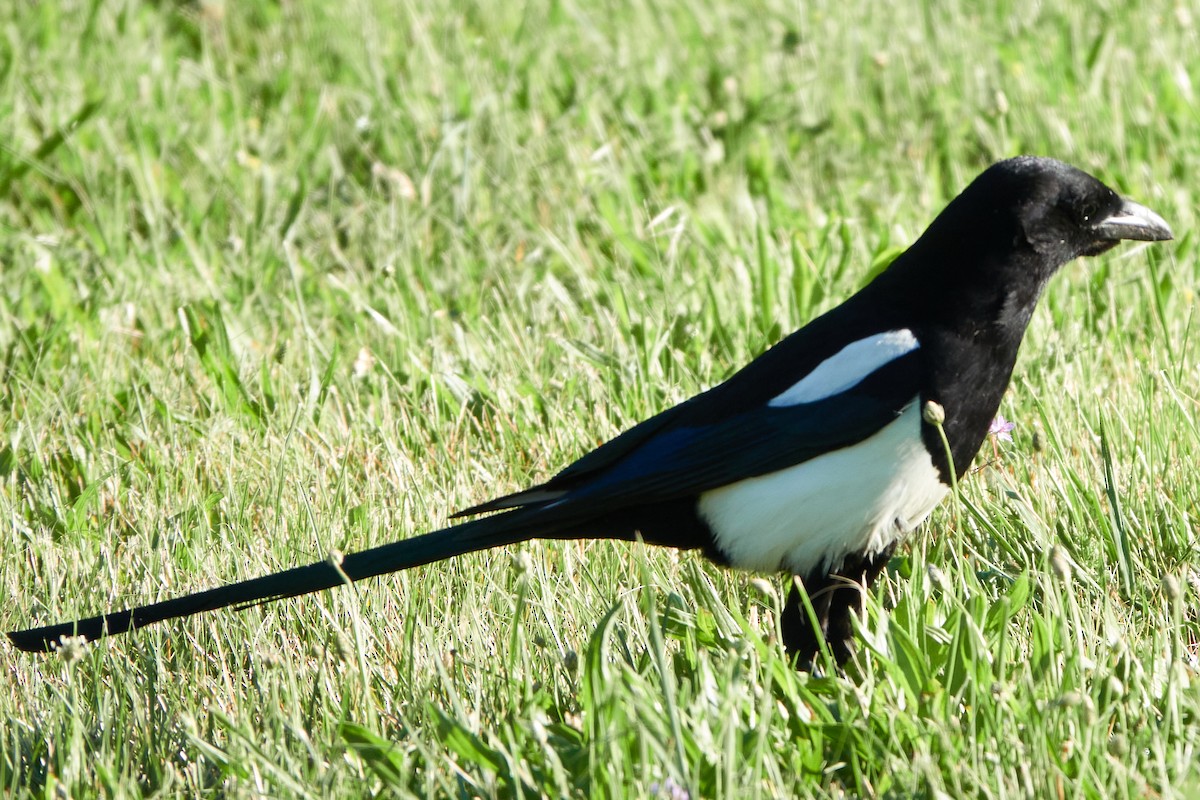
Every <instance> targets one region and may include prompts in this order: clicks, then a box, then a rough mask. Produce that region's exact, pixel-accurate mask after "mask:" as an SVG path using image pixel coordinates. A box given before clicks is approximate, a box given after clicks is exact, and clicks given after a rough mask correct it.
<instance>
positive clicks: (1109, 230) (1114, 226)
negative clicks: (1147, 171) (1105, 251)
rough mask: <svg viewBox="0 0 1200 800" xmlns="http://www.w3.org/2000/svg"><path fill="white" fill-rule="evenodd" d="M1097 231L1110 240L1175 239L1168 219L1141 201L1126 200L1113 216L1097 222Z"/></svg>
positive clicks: (1155, 240) (1149, 240)
mask: <svg viewBox="0 0 1200 800" xmlns="http://www.w3.org/2000/svg"><path fill="white" fill-rule="evenodd" d="M1095 230H1096V233H1098V234H1099V235H1100V237H1101V238H1103V239H1108V240H1110V241H1114V242H1115V241H1121V240H1123V239H1124V240H1132V241H1135V242H1164V241H1166V240H1167V239H1174V238H1175V234H1173V233H1171V226H1170V225H1168V224H1167V221H1166V220H1165V219H1163V218H1162V217H1160V216H1159V215H1158V214H1155V213H1154V212H1153V211H1151V210H1150V209H1148V208H1146V207H1145V206H1144V205H1142V204H1141V203H1135V202H1133V201H1132V200H1125V201H1123V202H1122V203H1121V208H1120V209H1119V210H1118V211H1117V212H1116V213H1115V214H1112V215H1111V216H1108V217H1106V218H1104V219H1102V220H1100V221H1099V222H1097V223H1096V228H1095Z"/></svg>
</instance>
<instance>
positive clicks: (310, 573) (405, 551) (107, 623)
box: [8, 510, 562, 653]
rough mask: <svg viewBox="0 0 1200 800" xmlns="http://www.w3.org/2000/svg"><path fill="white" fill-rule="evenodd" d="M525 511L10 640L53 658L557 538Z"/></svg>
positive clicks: (19, 633)
mask: <svg viewBox="0 0 1200 800" xmlns="http://www.w3.org/2000/svg"><path fill="white" fill-rule="evenodd" d="M534 516H536V515H534V514H530V513H528V512H526V511H524V510H517V511H510V512H508V513H506V514H499V515H496V516H493V517H486V518H484V519H477V520H472V521H471V522H466V523H463V524H461V525H455V526H453V527H449V528H443V529H441V530H437V531H433V532H431V533H427V534H424V535H423V536H416V537H413V538H411V539H403V540H401V541H399V542H393V543H391V544H386V545H382V546H381V547H375V548H372V549H370V550H363V551H361V552H358V553H351V554H349V555H347V556H345V557H344V558H343V559H342V561H341V563H339V564H336V565H335V563H334V562H333V561H332V560H326V561H319V562H317V563H315V564H309V565H308V566H304V567H295V568H293V569H288V570H284V571H283V572H277V573H275V574H273V575H264V576H263V577H260V578H252V579H250V580H245V581H240V582H238V583H231V584H229V585H227V586H221V587H218V588H216V589H209V590H207V591H203V592H196V593H195V594H189V595H185V596H183V597H176V598H173V599H171V600H164V601H162V602H160V603H151V604H150V605H146V606H141V607H138V608H132V609H126V610H124V611H113V612H110V613H107V614H100V615H97V616H94V617H88V618H87V619H81V620H77V621H75V622H64V623H59V624H57V625H47V626H45V627H41V628H30V629H28V630H23V631H12V632H10V633H9V634H8V638H9V639H10V640H11V641H12V643H13V644H14V645H16V646H17V647H18V648H19V649H21V650H24V651H26V652H31V653H36V652H51V651H53V650H55V649H57V648H58V646H59V644H60V642H61V641H62V638H63V637H64V636H82V637H84V638H85V639H87V640H88V641H91V640H93V639H99V638H101V637H103V636H114V635H116V634H118V633H124V632H125V631H128V630H131V629H134V628H144V627H146V626H147V625H151V624H153V623H155V622H162V621H163V620H168V619H175V618H178V617H188V616H191V615H193V614H199V613H200V612H202V611H213V610H215V609H218V608H226V607H228V606H243V607H244V606H251V605H259V604H261V603H266V602H269V601H271V600H282V599H283V598H286V597H296V596H298V595H302V594H309V593H311V592H318V591H321V590H322V589H330V588H332V587H334V586H339V585H341V584H343V583H346V582H347V581H360V580H363V579H364V578H371V577H375V576H377V575H383V574H385V573H388V572H396V571H398V570H404V569H410V568H412V567H419V566H421V565H423V564H430V563H432V562H434V561H441V560H442V559H445V558H451V557H453V556H457V555H462V554H464V553H470V552H474V551H476V550H486V549H488V548H492V547H500V546H502V545H506V544H512V543H514V542H520V541H524V540H526V539H531V538H535V537H546V536H554V534H555V532H556V531H557V529H558V528H560V527H562V526H561V525H556V524H554V523H549V524H545V523H542V524H539V523H538V522H537V521H535V520H534V519H531V517H534Z"/></svg>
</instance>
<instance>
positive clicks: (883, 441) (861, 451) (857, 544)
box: [698, 398, 949, 575]
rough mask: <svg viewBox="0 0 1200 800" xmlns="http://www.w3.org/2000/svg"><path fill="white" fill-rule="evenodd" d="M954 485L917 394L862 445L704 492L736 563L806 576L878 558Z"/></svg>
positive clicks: (703, 502) (721, 543)
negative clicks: (924, 425)
mask: <svg viewBox="0 0 1200 800" xmlns="http://www.w3.org/2000/svg"><path fill="white" fill-rule="evenodd" d="M948 488H949V487H947V486H946V485H945V484H944V483H942V481H941V479H940V478H939V477H938V471H937V469H936V468H935V467H934V465H933V461H932V459H930V457H929V451H928V450H926V449H925V445H924V444H923V443H922V441H921V409H920V403H919V402H918V399H917V398H913V401H912V402H911V403H910V404H909V405H908V406H907V407H906V408H905V409H904V412H903V413H901V415H900V416H899V417H897V418H896V419H895V420H893V421H892V422H890V423H888V424H887V425H886V426H884V427H883V428H881V429H880V430H879V431H878V432H876V433H875V434H874V435H873V436H871V437H869V438H867V439H864V440H863V441H861V442H859V443H858V444H855V445H851V446H850V447H843V448H842V449H840V450H835V451H833V452H831V453H826V454H824V455H821V456H817V457H816V458H814V459H811V460H809V461H805V462H804V463H802V464H797V465H796V466H794V467H788V468H787V469H782V470H779V471H778V472H772V473H770V474H768V475H761V476H758V477H756V478H747V479H746V480H742V481H738V482H737V483H733V484H730V485H728V486H723V487H721V488H720V489H714V490H712V491H709V492H705V493H704V494H702V495H700V502H699V504H698V510H699V512H700V515H701V516H702V517H703V518H704V520H705V521H706V522H707V523H708V526H709V528H710V529H711V530H712V532H713V537H714V539H715V541H716V544H717V547H718V548H719V549H720V550H721V552H722V553H723V554H724V555H725V557H726V558H728V559H729V563H730V564H731V565H733V566H735V567H739V568H741V569H751V570H759V571H761V572H776V571H779V570H785V569H786V570H789V571H791V572H792V573H795V574H799V575H808V574H811V573H812V572H814V571H816V570H824V569H836V568H838V567H839V566H841V562H842V560H843V559H844V558H845V557H846V556H847V555H849V554H851V553H864V554H866V555H873V554H875V553H878V552H880V551H882V550H883V548H884V547H886V546H887V545H889V544H891V543H892V542H893V541H895V540H897V539H899V538H900V537H902V536H903V535H904V534H906V533H908V532H909V531H911V530H912V529H913V528H915V527H916V526H917V525H919V524H921V522H922V521H923V520H924V519H925V518H926V517H927V516H929V513H930V512H931V511H933V508H934V506H936V505H937V504H938V502H939V501H940V500H941V499H942V498H943V497H944V496H945V494H946V492H947V490H948Z"/></svg>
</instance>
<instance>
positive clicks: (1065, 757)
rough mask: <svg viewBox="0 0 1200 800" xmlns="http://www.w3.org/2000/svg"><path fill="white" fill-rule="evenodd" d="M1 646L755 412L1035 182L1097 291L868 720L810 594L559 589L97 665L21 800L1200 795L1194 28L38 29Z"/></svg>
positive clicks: (1199, 46) (494, 9)
mask: <svg viewBox="0 0 1200 800" xmlns="http://www.w3.org/2000/svg"><path fill="white" fill-rule="evenodd" d="M0 22H2V26H3V41H4V42H5V46H4V47H3V48H0V233H2V237H0V270H2V274H3V279H2V281H0V359H2V360H0V365H2V369H3V382H2V384H0V425H2V429H3V434H4V436H3V440H0V515H2V517H3V520H4V522H3V536H2V537H0V592H2V596H3V598H4V599H5V604H4V608H3V609H2V610H0V627H2V628H3V629H4V630H11V629H14V628H23V627H27V626H29V625H32V624H44V623H48V622H54V621H58V620H61V619H68V618H74V617H77V616H82V615H87V614H91V613H94V612H97V611H100V610H103V609H107V608H112V607H126V606H128V605H130V604H141V603H145V602H150V601H153V600H156V599H163V598H166V597H169V596H173V595H176V594H179V593H183V592H187V591H193V590H198V589H203V588H208V587H210V586H214V585H217V584H219V583H222V582H226V581H231V580H236V579H242V578H249V577H254V576H256V575H260V574H264V573H267V572H270V571H274V570H278V569H283V568H286V567H290V566H293V565H297V564H301V563H308V562H311V561H318V560H321V559H323V558H325V557H327V556H328V555H329V554H330V553H331V552H332V551H335V550H336V551H342V552H351V551H354V550H359V549H363V548H365V547H369V546H373V545H376V544H382V543H384V542H388V541H392V540H394V539H397V538H402V537H407V536H411V535H414V534H416V533H419V532H423V531H425V530H428V529H431V528H435V527H438V526H441V525H443V524H445V522H446V520H447V517H448V515H449V514H450V513H452V512H453V511H455V510H456V509H459V508H463V507H466V506H469V505H472V504H474V503H476V502H479V501H481V500H484V499H487V498H489V497H491V496H494V495H496V494H500V493H504V492H507V491H511V490H514V489H516V488H519V487H521V486H524V485H527V484H529V483H531V482H534V481H537V480H539V479H544V478H546V477H549V476H550V475H552V474H553V473H554V472H555V471H556V470H557V469H558V468H560V467H562V466H564V465H565V464H567V463H568V462H569V461H570V460H572V459H573V458H575V457H576V456H578V455H580V454H581V453H583V452H584V451H586V450H587V449H589V448H591V447H593V446H595V445H596V444H598V443H600V442H601V441H604V440H606V439H608V438H610V437H612V436H613V435H615V434H616V433H618V432H619V431H621V430H622V429H624V428H626V427H628V426H630V425H632V424H633V423H635V422H637V421H638V420H640V419H642V418H644V417H646V416H649V415H651V414H653V413H655V412H657V411H659V410H661V409H663V408H666V407H667V406H669V405H671V404H673V403H676V402H678V401H680V400H682V399H684V398H686V397H688V396H690V395H691V394H693V393H695V392H697V391H700V390H702V389H704V388H706V387H708V386H711V385H713V384H714V383H716V382H718V381H720V380H721V379H722V378H724V377H726V376H728V375H729V374H730V373H731V372H732V371H733V370H735V369H736V368H737V367H738V366H740V365H741V364H743V363H745V362H746V361H748V360H749V359H750V358H751V357H753V356H754V355H756V354H758V353H759V352H761V351H762V350H763V349H765V348H766V347H767V346H769V345H770V344H771V343H773V342H774V341H776V340H778V339H779V338H780V337H781V336H783V335H784V334H785V333H786V332H788V331H790V330H792V329H795V328H797V327H799V326H800V325H801V324H803V323H804V322H805V321H806V320H808V319H810V318H811V317H813V316H814V315H815V314H817V313H819V312H820V311H822V310H825V309H827V308H829V307H831V306H832V305H834V304H836V303H837V302H839V301H840V300H841V299H842V298H844V297H846V296H848V295H849V294H850V293H852V292H853V291H854V290H855V289H856V288H858V287H859V286H861V285H862V284H863V283H864V282H865V281H866V280H867V279H868V278H869V277H870V276H871V275H872V274H874V273H875V272H876V271H878V270H879V269H881V268H882V267H883V266H884V265H886V263H887V262H888V261H889V260H890V259H891V258H893V257H894V256H895V255H896V254H897V253H898V252H900V250H902V249H903V248H904V247H905V246H907V244H908V243H910V242H911V241H912V240H913V239H914V238H915V237H916V236H917V235H918V234H919V233H920V232H921V231H922V230H923V228H924V226H925V225H926V224H928V222H929V221H930V220H931V219H932V218H933V217H934V215H935V214H936V213H937V212H938V211H939V210H940V209H941V207H942V206H943V205H944V204H945V203H946V202H947V201H948V200H949V199H950V198H952V197H953V196H954V195H955V194H956V193H957V192H958V191H959V190H960V189H961V188H962V187H963V186H965V185H966V183H967V182H969V181H970V179H971V178H973V177H974V175H975V174H977V173H978V172H979V171H981V170H982V169H983V168H984V167H985V166H986V165H987V164H989V163H991V162H992V161H994V160H996V159H999V158H1002V157H1006V156H1010V155H1015V154H1018V153H1026V152H1028V153H1037V154H1042V155H1051V156H1055V157H1057V158H1061V159H1063V160H1066V161H1069V162H1071V163H1074V164H1076V165H1077V166H1080V167H1082V168H1084V169H1086V170H1088V171H1090V172H1093V173H1094V174H1096V175H1097V176H1098V177H1100V178H1101V179H1102V180H1105V181H1106V182H1108V183H1109V184H1110V185H1112V186H1114V187H1115V188H1117V189H1118V190H1119V191H1121V192H1122V193H1124V194H1126V195H1128V196H1129V197H1131V198H1133V199H1135V200H1138V201H1139V202H1142V203H1144V204H1146V205H1148V206H1150V207H1151V208H1153V209H1154V210H1156V211H1157V212H1159V213H1160V214H1161V215H1162V216H1164V217H1165V218H1166V219H1167V220H1168V221H1169V222H1170V223H1171V224H1172V226H1173V227H1174V229H1175V232H1176V236H1177V238H1176V241H1174V242H1171V243H1168V244H1166V245H1165V246H1164V245H1158V246H1131V245H1125V246H1123V247H1121V248H1119V249H1117V250H1115V251H1113V252H1112V253H1110V254H1107V255H1105V256H1102V257H1100V258H1098V259H1091V260H1087V261H1080V262H1076V263H1073V264H1071V265H1070V266H1068V267H1067V268H1066V269H1065V270H1064V271H1063V274H1061V275H1060V276H1058V278H1057V279H1056V280H1055V282H1054V283H1053V284H1052V285H1051V287H1050V289H1049V291H1048V293H1047V295H1046V297H1045V298H1044V300H1043V302H1042V304H1041V306H1040V308H1039V310H1038V313H1037V314H1036V316H1035V318H1034V321H1033V324H1032V326H1031V328H1030V332H1029V335H1028V337H1027V339H1026V342H1025V345H1024V348H1023V352H1022V357H1021V360H1020V361H1019V363H1018V365H1017V371H1016V374H1015V375H1014V378H1013V384H1012V387H1011V389H1010V391H1009V393H1008V395H1007V396H1006V399H1005V401H1004V404H1003V406H1002V408H1001V413H1002V414H1003V415H1004V416H1005V417H1006V418H1007V419H1009V420H1012V421H1013V422H1015V428H1014V430H1013V438H1012V441H1011V442H1008V441H1000V440H994V441H990V442H987V443H985V445H984V448H983V451H982V452H981V454H980V458H979V459H978V461H977V463H976V465H975V470H974V472H973V474H972V475H971V476H970V477H969V479H968V480H966V481H965V482H964V483H963V485H962V487H961V491H960V493H959V495H958V496H957V497H956V498H955V500H954V502H947V503H945V504H944V505H943V506H942V507H941V508H940V509H939V510H938V511H937V512H935V514H934V516H933V518H932V519H931V520H930V522H929V523H928V524H927V525H926V526H924V528H923V529H922V531H921V533H920V534H919V535H918V536H916V537H914V538H913V540H912V541H911V543H910V545H909V546H907V547H905V548H903V549H902V550H901V551H900V552H899V553H898V554H897V557H896V558H895V559H894V560H893V562H892V563H891V565H890V568H889V570H888V571H887V573H886V575H885V576H884V578H883V579H882V580H881V582H880V584H879V585H878V587H877V590H876V591H875V592H873V593H872V594H871V596H870V597H869V598H868V603H867V617H866V619H865V621H864V625H863V638H864V640H865V647H864V649H863V651H862V653H861V656H860V658H859V659H858V661H857V662H856V663H854V664H852V665H851V666H850V668H849V669H848V670H846V671H845V672H844V673H839V672H834V671H828V670H826V671H825V672H824V673H818V674H816V675H809V674H802V673H797V672H796V671H794V670H793V669H792V668H791V667H790V666H789V664H788V662H787V660H786V658H785V656H784V654H783V651H782V648H781V647H780V645H779V644H778V640H777V639H778V637H777V627H776V626H777V622H776V618H777V612H778V608H779V604H780V598H781V596H782V593H783V592H784V591H785V590H786V584H785V582H784V580H783V577H782V576H773V575H768V576H754V575H748V574H739V573H732V572H728V571H723V570H721V569H719V568H717V567H714V566H712V565H711V564H709V563H708V562H706V561H704V560H703V559H702V558H701V557H699V556H697V555H694V554H679V553H675V552H670V551H664V550H657V549H650V548H646V547H642V546H636V545H635V546H630V545H622V544H614V543H609V542H554V543H544V542H531V543H528V544H524V545H519V546H513V547H508V548H505V549H502V550H496V551H491V552H485V553H480V554H475V555H470V556H464V557H461V558H458V559H455V560H453V561H450V562H445V563H441V564H435V565H432V566H429V567H425V568H421V569H417V570H413V571H410V572H407V573H402V574H398V575H392V576H387V577H384V578H381V579H376V580H371V581H367V582H364V583H361V584H357V585H356V586H355V587H354V588H353V589H346V588H342V589H338V590H335V591H332V592H327V593H324V594H321V595H317V596H311V597H305V598H300V599H295V600H288V601H283V602H279V603H274V604H271V605H268V606H265V607H259V608H254V609H249V610H245V611H242V612H240V613H239V612H234V611H223V612H216V613H212V614H207V615H203V616H200V617H196V618H193V619H190V620H186V621H180V622H171V623H165V624H162V625H158V626H154V627H152V628H149V629H146V630H145V631H138V632H134V633H132V634H128V635H126V636H123V637H120V638H117V639H113V640H111V641H106V642H101V643H98V644H96V645H92V646H89V647H86V648H71V649H70V650H69V651H65V652H62V653H60V654H57V655H54V656H50V657H37V656H29V655H26V654H22V653H19V652H17V651H16V650H15V649H14V648H11V647H9V646H8V645H7V643H0V651H2V652H0V664H2V665H3V673H2V674H3V687H2V688H0V719H2V720H3V721H4V722H3V725H2V726H0V786H2V787H4V788H5V789H7V790H8V791H9V792H11V793H12V794H13V795H16V796H21V795H26V794H27V795H30V796H37V797H47V798H52V797H76V796H78V797H87V796H111V797H124V796H131V795H154V796H191V795H206V796H214V797H216V796H221V797H223V796H231V797H246V796H251V797H258V796H262V797H281V796H283V797H320V798H325V797H358V796H363V795H374V794H385V795H399V796H413V797H428V796H455V797H473V796H480V797H493V796H498V797H516V796H520V797H536V796H539V795H541V796H549V797H567V796H573V797H606V796H612V797H662V798H678V797H682V796H690V797H691V798H701V797H705V798H707V797H737V798H754V797H767V798H772V797H787V796H796V797H841V796H851V797H855V796H868V797H874V796H880V797H891V798H907V797H932V798H944V797H955V798H956V797H964V798H965V797H986V798H1010V797H1035V798H1046V797H1050V798H1053V797H1065V798H1075V797H1080V798H1126V797H1196V796H1200V767H1198V766H1197V762H1198V761H1200V672H1198V670H1200V653H1198V642H1200V617H1198V615H1197V611H1196V608H1197V605H1198V603H1200V478H1197V476H1196V474H1195V473H1194V472H1193V470H1194V469H1195V465H1196V464H1197V463H1198V462H1200V429H1198V427H1197V418H1198V416H1200V404H1198V398H1200V390H1198V389H1197V376H1198V369H1200V362H1198V357H1200V343H1198V341H1197V336H1196V334H1195V332H1194V330H1193V318H1194V313H1195V310H1196V307H1197V300H1196V296H1195V289H1194V287H1195V286H1196V283H1197V279H1198V277H1200V258H1198V254H1197V247H1196V244H1197V240H1196V237H1195V235H1194V234H1193V230H1194V229H1195V226H1196V222H1197V209H1198V208H1200V192H1198V187H1200V183H1198V179H1197V175H1200V100H1198V98H1197V92H1198V91H1200V60H1197V58H1196V56H1195V54H1196V53H1197V52H1200V12H1198V11H1193V10H1192V9H1191V7H1190V6H1189V5H1188V4H1187V3H1179V4H1176V3H1173V2H1169V1H1168V0H1147V2H1144V3H1121V2H1108V0H1096V1H1095V2H1089V3H1083V2H1076V3H1070V4H1067V3H1061V4H1053V3H1041V2H1034V0H1011V1H1005V0H1001V2H998V3H955V2H951V1H950V0H926V1H925V2H922V1H921V0H898V1H897V2H895V3H891V4H882V3H871V2H865V1H864V0H851V1H850V2H842V3H833V2H827V1H826V0H817V2H812V3H787V2H780V1H779V0H763V1H762V2H748V3H738V2H724V3H718V2H714V1H713V0H699V2H691V3H686V2H670V3H654V2H647V1H645V0H630V1H629V2H610V3H604V4H591V3H583V2H573V1H572V0H563V1H562V2H556V1H555V0H530V2H527V3H519V2H515V1H514V2H495V3H493V2H462V3H454V4H447V3H438V2H432V0H396V1H394V2H393V1H390V0H348V2H345V3H338V4H325V3H317V2H309V0H292V1H290V2H278V3H271V2H254V1H247V2H232V1H231V0H225V2H222V1H221V0H210V1H206V2H185V1H183V0H179V1H178V2H173V1H172V0H164V1H163V2H137V0H111V1H106V0H91V2H82V1H76V0H63V2H40V3H26V2H14V3H11V4H7V5H5V6H4V8H3V9H2V10H0Z"/></svg>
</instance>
